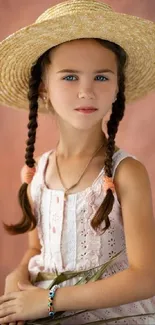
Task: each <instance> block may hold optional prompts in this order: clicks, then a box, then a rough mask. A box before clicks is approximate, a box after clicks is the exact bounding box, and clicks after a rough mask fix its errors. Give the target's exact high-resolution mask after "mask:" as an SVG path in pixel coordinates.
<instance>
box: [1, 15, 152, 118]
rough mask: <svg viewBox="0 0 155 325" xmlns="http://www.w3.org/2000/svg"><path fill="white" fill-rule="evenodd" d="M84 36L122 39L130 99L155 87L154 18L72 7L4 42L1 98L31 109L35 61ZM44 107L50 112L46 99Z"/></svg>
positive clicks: (19, 107)
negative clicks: (80, 10)
mask: <svg viewBox="0 0 155 325" xmlns="http://www.w3.org/2000/svg"><path fill="white" fill-rule="evenodd" d="M81 38H100V39H105V40H109V41H111V42H114V43H116V44H118V45H120V46H121V47H122V48H123V49H124V50H125V51H126V52H127V54H128V56H129V61H128V65H127V67H126V70H125V76H126V90H125V97H126V102H127V103H130V102H133V101H135V100H137V99H139V98H141V97H142V96H144V95H146V94H147V93H148V92H150V91H152V90H155V24H154V23H153V22H151V21H149V20H144V19H141V18H138V17H135V16H130V15H127V14H119V13H115V12H106V14H105V12H103V13H102V12H100V14H98V13H96V12H94V13H90V14H89V13H86V14H85V13H83V14H81V15H77V14H76V13H68V14H65V15H64V16H63V15H62V16H61V17H58V18H53V19H48V20H46V21H42V22H38V23H34V24H32V25H29V26H27V27H24V28H22V29H20V30H19V31H17V32H16V33H14V34H12V35H10V36H9V37H7V38H6V39H5V40H4V41H2V42H1V44H0V74H1V77H0V103H1V104H4V105H5V106H9V107H14V108H18V109H24V110H27V109H29V101H28V99H27V93H28V80H29V76H30V69H31V66H32V64H33V63H34V62H35V61H36V60H37V59H38V57H40V55H42V54H43V53H44V52H45V51H47V50H48V49H49V48H52V47H53V46H56V45H58V44H61V43H64V42H67V41H71V40H74V39H81ZM38 103H39V112H42V113H46V110H45V107H44V104H43V102H42V100H41V99H39V101H38Z"/></svg>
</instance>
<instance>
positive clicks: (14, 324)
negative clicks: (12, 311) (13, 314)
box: [3, 322, 16, 325]
mask: <svg viewBox="0 0 155 325" xmlns="http://www.w3.org/2000/svg"><path fill="white" fill-rule="evenodd" d="M3 325H4V324H3ZM7 325H16V322H14V323H9V324H7Z"/></svg>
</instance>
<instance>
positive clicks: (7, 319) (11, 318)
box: [0, 313, 17, 325]
mask: <svg viewBox="0 0 155 325" xmlns="http://www.w3.org/2000/svg"><path fill="white" fill-rule="evenodd" d="M16 317H17V314H16V313H12V314H11V313H10V314H9V315H8V314H7V316H5V317H2V318H0V324H1V325H2V324H5V323H14V322H15V321H16Z"/></svg>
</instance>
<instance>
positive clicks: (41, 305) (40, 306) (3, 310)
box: [0, 283, 49, 324]
mask: <svg viewBox="0 0 155 325" xmlns="http://www.w3.org/2000/svg"><path fill="white" fill-rule="evenodd" d="M18 287H19V289H20V291H16V292H11V293H8V294H5V295H3V296H1V297H0V324H5V323H14V322H17V321H25V320H33V319H38V318H44V317H48V295H49V290H48V289H42V288H37V287H35V286H33V285H31V284H22V283H18Z"/></svg>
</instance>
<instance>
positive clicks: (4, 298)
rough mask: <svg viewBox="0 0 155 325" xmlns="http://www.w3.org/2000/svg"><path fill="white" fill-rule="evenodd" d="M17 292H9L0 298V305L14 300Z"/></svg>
mask: <svg viewBox="0 0 155 325" xmlns="http://www.w3.org/2000/svg"><path fill="white" fill-rule="evenodd" d="M16 294H17V292H10V293H8V294H6V295H3V296H1V297H0V305H1V304H3V303H4V302H5V301H8V300H12V299H15V298H16Z"/></svg>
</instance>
